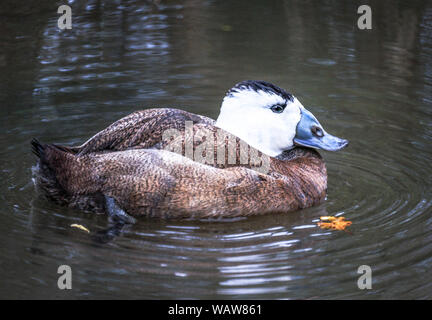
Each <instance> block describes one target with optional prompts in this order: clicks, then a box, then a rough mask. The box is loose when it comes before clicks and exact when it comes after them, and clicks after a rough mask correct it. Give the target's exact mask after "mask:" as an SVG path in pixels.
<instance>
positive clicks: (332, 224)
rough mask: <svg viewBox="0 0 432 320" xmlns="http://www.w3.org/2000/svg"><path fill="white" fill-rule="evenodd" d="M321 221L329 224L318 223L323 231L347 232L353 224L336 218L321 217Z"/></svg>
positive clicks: (341, 218) (342, 218)
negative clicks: (346, 229) (347, 228)
mask: <svg viewBox="0 0 432 320" xmlns="http://www.w3.org/2000/svg"><path fill="white" fill-rule="evenodd" d="M320 220H321V221H329V222H318V226H319V227H320V228H322V229H332V230H345V228H346V227H349V226H350V225H351V224H352V222H351V221H348V220H345V218H344V217H334V216H323V217H320Z"/></svg>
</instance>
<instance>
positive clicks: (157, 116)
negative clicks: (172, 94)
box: [71, 108, 215, 156]
mask: <svg viewBox="0 0 432 320" xmlns="http://www.w3.org/2000/svg"><path fill="white" fill-rule="evenodd" d="M187 121H190V122H193V123H202V124H208V125H213V124H214V123H215V121H214V120H213V119H210V118H208V117H204V116H201V115H197V114H193V113H190V112H187V111H183V110H179V109H172V108H160V109H147V110H142V111H136V112H134V113H132V114H130V115H128V116H126V117H124V118H122V119H120V120H118V121H116V122H114V123H113V124H112V125H110V126H109V127H108V128H106V129H104V130H102V131H100V132H99V133H97V134H96V135H94V136H93V137H92V138H90V139H89V140H88V141H87V142H85V143H84V144H83V145H81V146H79V147H75V148H71V149H72V150H73V151H74V152H75V153H77V154H78V155H79V156H83V155H86V154H89V153H92V152H102V151H124V150H128V149H146V148H151V147H153V146H155V145H156V144H158V143H159V142H160V141H161V139H162V136H163V134H164V132H166V131H167V130H169V129H175V130H179V131H184V128H185V125H186V124H187Z"/></svg>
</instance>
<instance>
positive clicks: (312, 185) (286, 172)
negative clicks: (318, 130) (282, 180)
mask: <svg viewBox="0 0 432 320" xmlns="http://www.w3.org/2000/svg"><path fill="white" fill-rule="evenodd" d="M271 168H272V171H273V172H275V173H276V172H277V173H278V174H280V175H282V176H284V177H286V178H287V179H288V181H290V184H291V188H293V189H295V192H294V194H297V195H302V196H299V197H298V201H299V202H300V203H303V205H302V207H308V206H311V205H315V204H318V203H320V202H321V201H323V200H324V198H325V196H326V193H327V169H326V165H325V162H324V159H323V158H322V157H321V155H320V154H319V153H318V152H317V151H315V150H314V149H309V148H300V147H296V148H294V149H291V150H289V151H284V152H283V153H281V154H280V155H278V156H277V157H276V158H273V161H272V165H271Z"/></svg>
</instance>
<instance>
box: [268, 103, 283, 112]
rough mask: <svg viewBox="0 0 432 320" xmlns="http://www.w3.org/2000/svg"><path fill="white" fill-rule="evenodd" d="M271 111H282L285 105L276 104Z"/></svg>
mask: <svg viewBox="0 0 432 320" xmlns="http://www.w3.org/2000/svg"><path fill="white" fill-rule="evenodd" d="M270 109H271V111H273V112H274V113H281V112H282V111H284V109H285V106H283V105H280V104H275V105H274V106H272V107H271V108H270Z"/></svg>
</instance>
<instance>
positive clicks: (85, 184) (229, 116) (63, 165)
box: [31, 80, 348, 223]
mask: <svg viewBox="0 0 432 320" xmlns="http://www.w3.org/2000/svg"><path fill="white" fill-rule="evenodd" d="M31 144H32V150H33V153H34V154H35V155H36V156H37V164H36V166H35V170H34V181H35V185H36V187H37V189H38V190H39V192H40V194H42V195H43V196H45V197H46V198H47V199H49V200H51V201H53V202H55V203H57V204H59V205H63V206H67V207H71V208H75V209H78V210H81V211H85V212H90V213H95V214H106V215H108V216H109V217H110V218H111V219H113V220H115V221H121V222H125V223H133V222H135V221H136V218H140V217H156V218H162V219H171V218H174V219H176V218H178V219H219V218H235V217H247V216H253V215H263V214H268V213H288V212H293V211H297V210H300V209H304V208H307V207H311V206H314V205H318V204H320V203H322V202H323V201H324V200H325V198H326V193H327V170H326V165H325V162H324V160H323V158H322V156H321V155H320V154H319V152H318V151H317V149H321V150H326V151H338V150H341V149H343V148H344V147H346V146H347V145H348V140H346V139H342V138H338V137H336V136H333V135H331V134H329V133H327V132H326V131H325V130H324V128H323V127H322V125H321V124H320V123H319V121H318V120H317V119H316V118H315V116H314V115H313V114H312V113H311V112H310V111H308V110H307V109H306V108H305V107H304V106H303V105H302V104H301V103H300V101H299V100H298V99H297V98H296V97H295V96H294V95H292V94H290V93H288V92H287V91H286V90H284V89H282V88H280V87H278V86H276V85H274V84H272V83H269V82H266V81H261V80H246V81H242V82H239V83H237V84H235V85H234V86H233V87H232V88H231V89H229V90H228V91H227V92H226V94H225V96H224V98H223V100H222V104H221V107H220V113H219V116H218V118H217V119H216V120H213V119H211V118H209V117H206V116H202V115H198V114H194V113H190V112H187V111H184V110H180V109H175V108H151V109H145V110H140V111H135V112H133V113H132V114H130V115H128V116H126V117H124V118H122V119H120V120H117V121H116V122H114V123H113V124H111V125H109V126H108V127H107V128H105V129H103V130H102V131H100V132H98V133H96V134H95V135H94V136H93V137H91V138H90V139H88V140H87V141H86V142H84V143H83V144H82V145H79V146H64V145H58V144H43V143H41V142H39V141H38V140H37V139H33V140H32V142H31Z"/></svg>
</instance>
